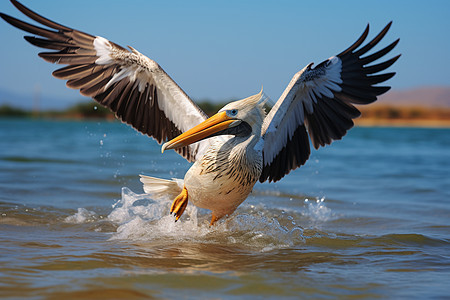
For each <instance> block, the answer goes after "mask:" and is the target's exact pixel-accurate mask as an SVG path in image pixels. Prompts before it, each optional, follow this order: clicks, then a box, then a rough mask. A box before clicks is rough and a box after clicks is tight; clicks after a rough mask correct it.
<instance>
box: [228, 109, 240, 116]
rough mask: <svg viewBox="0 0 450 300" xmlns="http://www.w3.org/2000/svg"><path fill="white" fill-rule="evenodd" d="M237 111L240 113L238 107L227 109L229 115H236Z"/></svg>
mask: <svg viewBox="0 0 450 300" xmlns="http://www.w3.org/2000/svg"><path fill="white" fill-rule="evenodd" d="M237 113H238V111H237V109H230V110H228V111H227V115H228V116H229V117H236V115H237Z"/></svg>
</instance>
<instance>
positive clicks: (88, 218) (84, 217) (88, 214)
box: [64, 208, 98, 224]
mask: <svg viewBox="0 0 450 300" xmlns="http://www.w3.org/2000/svg"><path fill="white" fill-rule="evenodd" d="M97 220H98V215H97V214H96V213H95V212H93V211H89V210H87V209H85V208H78V212H77V213H75V214H74V215H72V216H68V217H67V218H65V219H64V222H66V223H71V224H83V223H92V222H95V221H97Z"/></svg>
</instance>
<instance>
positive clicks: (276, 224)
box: [0, 119, 450, 299]
mask: <svg viewBox="0 0 450 300" xmlns="http://www.w3.org/2000/svg"><path fill="white" fill-rule="evenodd" d="M449 149H450V130H449V129H417V128H354V129H352V130H351V131H350V132H349V133H348V134H347V136H346V137H344V139H343V140H342V141H337V142H335V143H334V144H333V145H332V146H328V147H326V148H323V149H320V150H319V151H314V152H313V153H312V156H311V158H310V160H309V161H308V162H307V164H306V165H305V166H303V167H301V168H300V169H297V170H296V171H294V172H291V174H289V175H288V176H286V177H285V178H283V179H282V180H281V181H280V182H277V183H275V184H268V183H265V184H257V185H256V186H255V189H254V191H253V193H252V194H251V196H250V197H249V198H248V199H247V200H246V201H245V202H244V203H243V204H242V205H241V206H240V207H239V208H238V210H237V211H236V212H235V213H234V214H233V215H231V216H230V217H229V218H227V219H224V220H221V221H219V223H218V224H217V226H214V227H210V226H209V219H210V213H209V212H208V211H206V210H201V209H196V208H195V207H192V206H188V209H187V211H186V212H185V215H183V217H182V218H181V219H180V221H178V222H177V223H175V222H174V219H173V216H170V215H169V214H168V211H169V206H170V204H171V199H167V200H165V201H155V200H152V199H151V198H149V197H146V196H145V195H143V190H142V186H141V183H140V182H139V177H138V174H147V175H152V176H157V177H163V178H171V177H178V178H182V177H183V175H184V173H185V172H186V170H187V169H188V168H189V164H188V163H187V162H186V161H184V160H183V159H182V158H181V157H179V156H178V155H176V154H175V153H174V152H173V151H167V152H166V153H164V154H161V152H160V146H159V145H157V144H156V142H154V141H153V140H152V139H149V138H147V137H145V136H142V135H140V134H139V133H136V132H135V131H134V130H132V129H130V128H129V127H127V126H125V125H123V124H120V123H118V122H97V121H92V122H75V121H74V122H70V121H42V120H14V119H0V297H2V298H8V297H10V298H28V299H41V298H49V299H72V298H76V299H79V298H90V299H91V298H94V299H95V298H101V299H108V298H126V299H146V298H151V297H154V298H166V299H167V298H184V299H185V298H187V299H189V298H199V297H200V298H214V299H222V298H237V299H241V298H248V299H253V298H262V297H267V298H277V299H278V298H293V299H297V298H310V299H330V298H331V299H334V298H355V299H373V298H391V299H398V298H403V299H406V298H407V299H411V298H415V299H425V298H448V297H450V176H449V175H450V151H449Z"/></svg>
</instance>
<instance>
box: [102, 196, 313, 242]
mask: <svg viewBox="0 0 450 300" xmlns="http://www.w3.org/2000/svg"><path fill="white" fill-rule="evenodd" d="M170 205H171V199H162V200H157V199H151V198H150V197H149V195H147V194H135V193H133V192H132V191H131V190H130V189H128V188H122V199H120V200H119V201H118V202H117V203H116V204H115V205H114V206H113V211H112V212H111V213H110V215H109V216H108V218H107V219H108V220H110V221H111V222H113V223H115V224H116V225H117V226H118V227H117V230H116V232H115V233H113V235H112V237H111V239H114V240H117V239H120V240H137V241H144V240H145V241H153V242H155V241H165V242H168V241H171V242H183V241H185V242H200V243H217V244H224V243H225V244H236V245H239V246H244V247H251V248H252V249H257V250H259V251H268V250H271V249H274V248H284V247H290V246H293V245H295V244H298V243H303V242H304V238H303V229H302V228H301V227H300V226H297V225H296V224H294V223H293V222H291V221H289V220H290V219H288V218H289V216H288V215H282V216H272V215H273V214H272V213H269V212H266V211H264V209H262V208H261V209H260V210H259V211H258V212H255V211H250V212H247V211H248V207H247V209H246V207H245V206H244V207H242V208H239V209H238V211H236V212H235V213H233V215H231V216H230V217H228V218H224V219H222V220H220V221H219V222H218V223H217V224H216V225H215V226H210V225H209V219H210V212H209V211H207V210H203V209H198V208H196V207H195V206H193V205H190V204H189V205H188V206H187V208H186V211H185V212H184V214H183V216H182V217H181V218H180V219H179V220H178V222H175V219H174V216H172V215H170V214H169V208H170ZM280 223H282V224H283V225H282V224H280ZM288 223H289V224H291V225H286V224H288ZM292 224H293V225H292Z"/></svg>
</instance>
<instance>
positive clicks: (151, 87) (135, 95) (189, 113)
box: [0, 0, 209, 161]
mask: <svg viewBox="0 0 450 300" xmlns="http://www.w3.org/2000/svg"><path fill="white" fill-rule="evenodd" d="M11 2H12V3H13V4H14V6H15V7H16V8H17V9H19V10H20V11H21V12H22V13H24V14H25V15H26V16H28V17H30V18H31V19H33V20H35V21H37V22H38V23H40V24H42V25H44V26H45V27H46V28H42V27H38V26H34V25H31V24H29V23H26V22H23V21H21V20H18V19H16V18H13V17H11V16H8V15H5V14H0V16H1V17H2V18H3V19H4V20H5V21H6V22H8V23H9V24H11V25H13V26H15V27H17V28H19V29H22V30H24V31H26V32H29V33H31V34H33V35H36V36H37V37H36V36H25V39H26V40H27V41H28V42H30V43H31V44H33V45H35V46H38V47H41V48H46V49H50V50H52V51H50V52H41V53H39V56H40V57H42V58H43V59H44V60H46V61H48V62H51V63H57V64H66V65H67V66H66V67H63V68H61V69H58V70H56V71H54V72H53V76H55V77H56V78H60V79H65V80H67V86H68V87H70V88H73V89H79V90H80V93H81V94H82V95H84V96H88V97H92V98H93V99H95V100H96V101H97V102H98V103H100V104H101V105H103V106H106V107H108V108H109V109H110V110H111V111H113V112H114V113H115V114H116V117H117V118H118V119H120V120H122V121H123V122H125V123H127V124H129V125H131V126H133V127H134V128H135V129H136V130H138V131H140V132H141V133H143V134H146V135H148V136H151V137H153V138H155V139H156V140H157V141H158V143H160V144H161V143H162V142H164V141H166V140H168V139H172V138H174V137H176V136H178V135H179V134H181V133H182V132H184V131H186V130H188V129H190V128H192V127H194V126H195V125H197V124H199V123H201V122H202V121H204V120H205V119H206V118H207V116H206V114H205V113H203V111H202V110H201V109H200V108H199V107H198V106H197V105H196V104H195V103H194V102H193V101H192V100H191V99H190V98H189V97H188V96H187V95H186V94H185V93H184V91H183V90H182V89H181V88H180V87H179V86H178V85H177V84H176V83H175V82H174V81H173V80H172V78H170V77H169V75H167V74H166V72H164V70H163V69H162V68H161V67H160V66H159V65H158V64H157V63H156V62H155V61H153V60H151V59H149V58H148V57H146V56H144V55H142V54H141V53H139V52H138V51H137V50H135V49H133V48H132V47H129V48H130V50H131V51H129V50H127V49H125V48H123V47H121V46H119V45H117V44H115V43H113V42H111V41H108V40H107V39H105V38H103V37H100V36H92V35H90V34H87V33H84V32H81V31H78V30H74V29H72V28H69V27H66V26H63V25H60V24H58V23H55V22H53V21H51V20H48V19H46V18H44V17H42V16H40V15H38V14H37V13H35V12H33V11H31V10H30V9H28V8H27V7H25V6H24V5H22V4H20V3H19V2H17V1H15V0H11ZM208 145H209V141H208V140H205V141H202V142H199V143H195V144H193V145H190V146H187V147H184V148H180V149H178V150H177V151H178V152H179V153H180V154H181V155H182V156H183V157H184V158H186V159H187V160H188V161H194V160H195V159H196V158H197V156H198V155H200V154H201V153H202V152H203V151H204V150H205V149H206V147H207V146H208Z"/></svg>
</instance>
